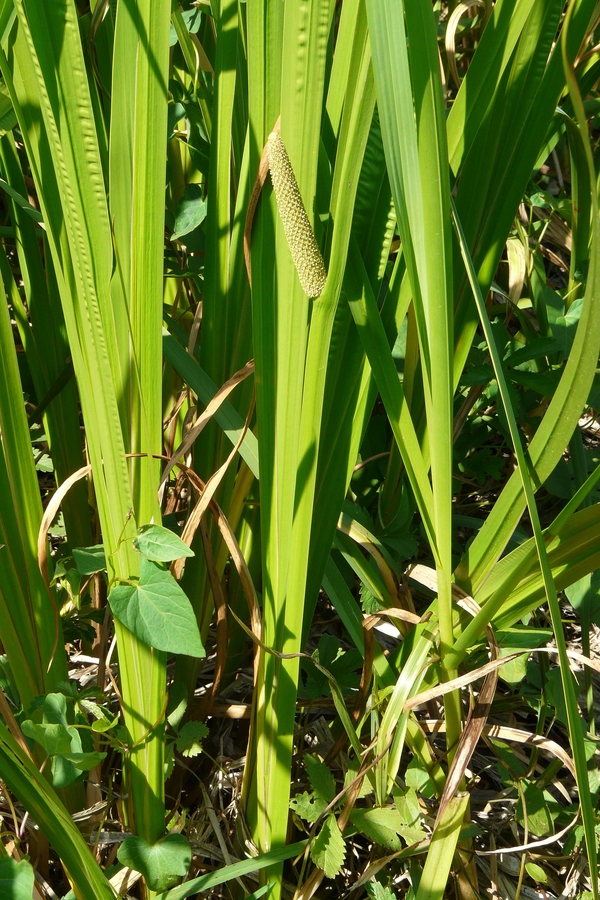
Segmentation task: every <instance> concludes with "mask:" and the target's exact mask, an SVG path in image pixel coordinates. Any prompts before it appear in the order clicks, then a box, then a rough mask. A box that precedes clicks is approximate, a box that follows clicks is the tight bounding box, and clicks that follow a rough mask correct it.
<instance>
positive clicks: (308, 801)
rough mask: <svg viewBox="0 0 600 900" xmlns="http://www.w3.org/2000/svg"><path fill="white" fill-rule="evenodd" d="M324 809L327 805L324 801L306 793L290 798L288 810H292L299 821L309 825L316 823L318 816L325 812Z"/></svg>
mask: <svg viewBox="0 0 600 900" xmlns="http://www.w3.org/2000/svg"><path fill="white" fill-rule="evenodd" d="M326 807H327V803H326V802H325V800H322V799H320V798H319V797H315V795H314V794H309V793H308V791H303V792H302V793H301V794H296V796H295V797H292V799H291V800H290V809H291V810H293V812H295V813H296V815H298V816H300V818H301V819H304V820H305V821H306V822H311V823H312V822H316V821H317V819H318V818H319V816H320V815H321V814H322V813H323V812H324V811H325V809H326Z"/></svg>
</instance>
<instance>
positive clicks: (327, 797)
mask: <svg viewBox="0 0 600 900" xmlns="http://www.w3.org/2000/svg"><path fill="white" fill-rule="evenodd" d="M304 765H305V766H306V772H307V774H308V780H309V781H310V783H311V785H312V789H313V791H314V792H315V796H316V797H317V798H318V799H319V800H324V801H325V805H327V804H328V803H331V801H332V800H333V798H334V797H335V778H334V777H333V775H332V774H331V772H330V770H329V769H328V768H327V766H326V765H325V763H323V762H321V760H320V759H317V758H316V757H315V756H305V757H304Z"/></svg>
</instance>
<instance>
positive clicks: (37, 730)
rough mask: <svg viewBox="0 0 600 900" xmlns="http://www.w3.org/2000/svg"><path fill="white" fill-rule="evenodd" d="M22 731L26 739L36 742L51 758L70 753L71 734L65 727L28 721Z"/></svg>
mask: <svg viewBox="0 0 600 900" xmlns="http://www.w3.org/2000/svg"><path fill="white" fill-rule="evenodd" d="M21 729H22V731H23V734H24V735H25V737H28V738H31V739H32V740H34V741H36V742H37V743H38V744H39V745H40V746H41V747H43V748H44V750H45V751H46V753H47V754H48V755H49V756H54V755H56V754H58V753H69V752H70V750H71V734H70V733H69V732H68V731H67V729H66V728H65V726H64V725H38V724H37V723H36V722H32V721H31V719H26V720H25V721H24V722H23V724H22V725H21Z"/></svg>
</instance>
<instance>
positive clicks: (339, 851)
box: [310, 814, 346, 878]
mask: <svg viewBox="0 0 600 900" xmlns="http://www.w3.org/2000/svg"><path fill="white" fill-rule="evenodd" d="M310 856H311V859H312V861H313V862H314V864H315V865H316V866H318V867H319V869H323V872H324V873H325V876H326V877H327V878H335V876H336V875H337V874H338V872H339V871H340V870H341V868H342V865H343V863H344V859H345V857H346V846H345V844H344V838H343V837H342V834H341V832H340V829H339V827H338V823H337V819H336V818H335V816H334V815H333V814H332V815H329V816H327V818H326V819H325V822H324V823H323V827H322V828H321V830H320V832H319V834H318V835H317V837H316V838H315V840H314V841H313V843H312V844H311V848H310Z"/></svg>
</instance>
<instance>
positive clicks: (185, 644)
mask: <svg viewBox="0 0 600 900" xmlns="http://www.w3.org/2000/svg"><path fill="white" fill-rule="evenodd" d="M174 537H175V535H174ZM108 602H109V604H110V608H111V610H112V613H113V615H114V616H115V617H116V618H117V619H118V620H119V621H120V622H122V623H123V625H125V626H126V627H127V628H129V630H130V631H132V632H133V633H134V634H135V635H136V637H138V638H139V639H140V641H143V642H144V643H145V644H149V645H150V646H151V647H156V649H157V650H164V651H165V652H166V653H182V654H184V655H185V656H204V647H203V646H202V641H201V639H200V632H199V630H198V623H197V622H196V616H195V615H194V611H193V609H192V605H191V603H190V601H189V600H188V598H187V597H186V595H185V594H184V593H183V591H182V590H181V588H180V587H179V585H178V584H177V582H176V581H175V579H174V578H173V576H172V575H171V573H170V572H168V571H167V570H166V569H163V568H161V566H158V565H157V564H156V563H154V562H151V561H150V560H148V559H146V558H142V565H141V569H140V580H139V582H138V584H135V585H134V584H119V585H117V586H116V587H114V588H113V589H112V590H111V592H110V594H109V595H108Z"/></svg>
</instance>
